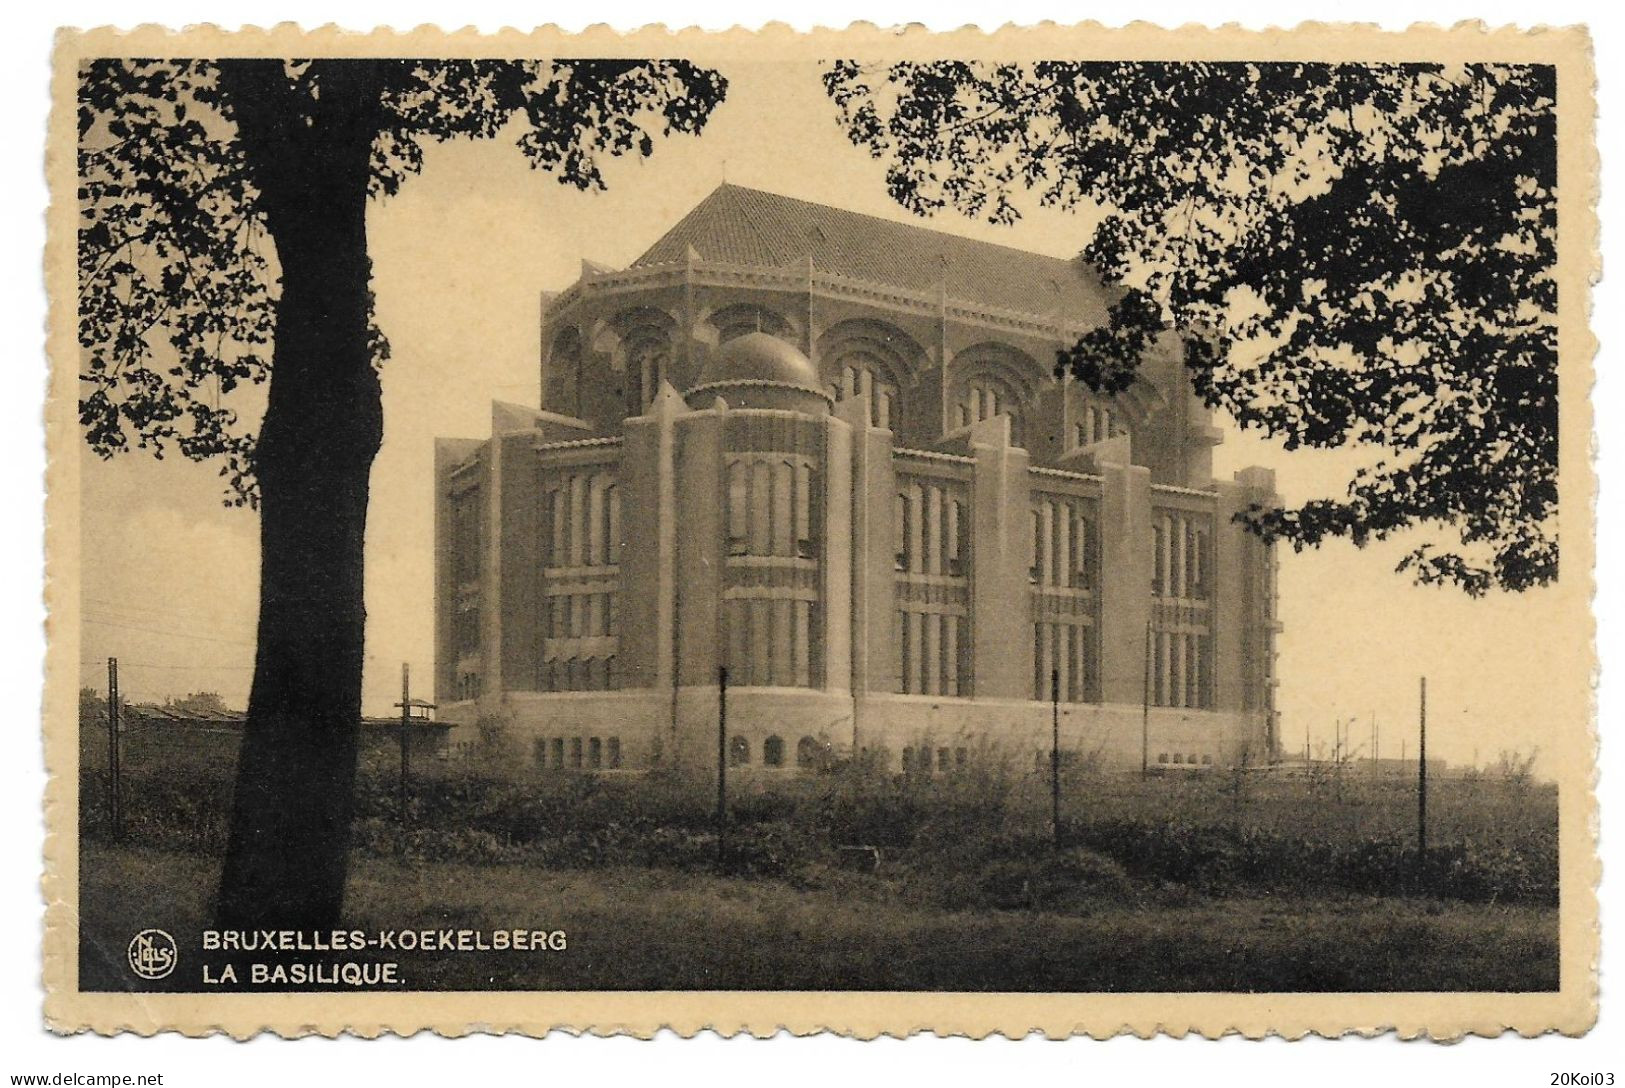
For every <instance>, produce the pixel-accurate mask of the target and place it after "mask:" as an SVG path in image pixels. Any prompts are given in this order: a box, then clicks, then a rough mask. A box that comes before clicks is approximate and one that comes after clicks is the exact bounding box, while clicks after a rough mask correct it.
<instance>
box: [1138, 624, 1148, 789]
mask: <svg viewBox="0 0 1625 1088" xmlns="http://www.w3.org/2000/svg"><path fill="white" fill-rule="evenodd" d="M1150 775H1151V620H1150V619H1149V618H1147V619H1146V621H1145V680H1144V683H1143V685H1142V687H1141V690H1140V777H1141V778H1148V777H1150Z"/></svg>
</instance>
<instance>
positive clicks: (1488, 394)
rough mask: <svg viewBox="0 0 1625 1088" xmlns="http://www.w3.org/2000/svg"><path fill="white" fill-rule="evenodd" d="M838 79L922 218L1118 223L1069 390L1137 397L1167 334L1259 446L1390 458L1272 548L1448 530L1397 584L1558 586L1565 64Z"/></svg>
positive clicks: (907, 202) (1179, 68)
mask: <svg viewBox="0 0 1625 1088" xmlns="http://www.w3.org/2000/svg"><path fill="white" fill-rule="evenodd" d="M825 86H826V90H827V91H828V93H829V95H830V97H831V98H832V99H833V101H834V102H835V104H836V105H837V107H838V109H839V111H840V114H841V121H842V124H843V126H844V128H845V129H846V131H847V133H848V135H849V136H850V138H851V139H852V140H853V142H854V143H856V144H857V145H858V146H860V147H862V148H865V149H867V150H868V151H869V152H870V153H871V154H873V155H874V156H875V157H877V158H879V159H882V160H883V161H885V163H886V164H887V180H888V186H889V189H890V192H891V195H892V196H893V197H894V198H895V199H896V200H897V201H898V202H899V203H901V204H902V205H903V206H904V207H907V208H909V209H911V210H912V211H914V212H916V213H919V214H922V215H925V214H931V213H933V212H935V211H937V210H939V209H945V208H952V209H954V210H956V211H958V212H961V213H963V214H966V215H970V216H975V217H981V218H985V219H988V220H991V221H993V222H1010V221H1012V220H1014V219H1015V218H1017V217H1018V215H1019V208H1018V203H1019V202H1020V200H1021V199H1022V197H1023V195H1024V194H1030V195H1031V196H1032V197H1034V198H1036V200H1037V201H1038V203H1039V204H1040V205H1043V206H1047V207H1054V208H1061V209H1076V210H1078V211H1079V212H1082V213H1086V214H1091V215H1094V216H1098V222H1097V225H1096V226H1095V228H1094V231H1093V235H1092V238H1091V239H1090V241H1089V243H1088V245H1087V246H1086V247H1085V248H1084V250H1083V252H1082V254H1081V255H1080V256H1081V259H1083V260H1087V261H1089V262H1090V263H1092V264H1093V265H1095V266H1096V267H1097V268H1098V269H1099V270H1100V271H1101V273H1102V274H1103V275H1104V276H1105V277H1106V278H1107V280H1108V281H1109V282H1112V283H1114V284H1116V285H1119V286H1120V287H1121V288H1123V289H1124V293H1123V295H1122V297H1121V299H1120V301H1118V303H1117V304H1116V305H1115V307H1114V308H1113V312H1112V314H1111V319H1110V322H1109V324H1108V326H1106V327H1104V328H1102V329H1100V330H1097V331H1096V332H1094V333H1092V334H1090V336H1089V337H1086V338H1085V339H1084V340H1083V341H1081V342H1080V343H1078V344H1076V345H1073V346H1072V347H1071V348H1069V349H1068V350H1066V351H1063V352H1061V353H1060V356H1059V358H1058V360H1057V369H1058V371H1061V372H1070V373H1071V374H1072V375H1073V376H1075V377H1077V378H1078V379H1080V380H1082V381H1084V382H1087V383H1088V384H1089V385H1090V386H1091V387H1094V388H1097V389H1102V390H1105V391H1108V392H1110V391H1116V390H1121V389H1123V388H1126V387H1127V385H1128V384H1130V383H1131V382H1132V381H1133V373H1134V368H1135V366H1136V364H1137V362H1138V360H1139V357H1140V355H1141V353H1143V352H1144V350H1145V349H1146V347H1147V346H1148V344H1149V343H1150V341H1151V339H1152V337H1153V336H1154V335H1155V334H1156V333H1157V332H1158V331H1160V330H1161V329H1163V328H1164V327H1167V326H1172V327H1174V328H1177V329H1178V330H1179V331H1180V333H1181V335H1182V336H1183V337H1184V342H1185V363H1186V365H1187V367H1188V369H1189V371H1190V373H1191V376H1192V378H1193V381H1194V384H1195V387H1196V389H1197V391H1198V393H1199V394H1200V395H1201V396H1202V397H1203V398H1204V399H1205V400H1206V402H1207V403H1208V404H1209V405H1210V406H1212V407H1216V408H1221V409H1223V410H1225V411H1227V412H1229V413H1230V414H1231V415H1232V416H1233V417H1234V418H1235V419H1236V420H1237V421H1238V423H1240V424H1241V425H1242V426H1243V427H1253V428H1260V429H1262V430H1263V431H1264V432H1266V433H1267V434H1269V435H1271V436H1275V437H1277V438H1279V439H1280V440H1282V441H1283V443H1284V445H1285V446H1286V447H1287V448H1288V449H1294V448H1298V447H1315V448H1332V447H1339V446H1345V445H1358V446H1364V447H1369V448H1370V449H1371V450H1373V451H1374V452H1373V455H1372V457H1371V458H1369V459H1368V463H1367V464H1365V465H1363V466H1362V467H1361V468H1360V469H1358V470H1357V471H1356V472H1355V474H1354V476H1353V478H1352V479H1351V480H1350V482H1349V484H1348V487H1347V489H1346V492H1345V493H1344V494H1343V495H1341V496H1335V497H1325V498H1316V499H1313V500H1311V501H1308V502H1306V503H1304V504H1303V505H1301V506H1298V507H1296V508H1286V509H1254V510H1251V511H1249V512H1247V513H1246V514H1245V515H1244V520H1245V521H1246V522H1247V523H1248V524H1249V525H1250V526H1251V527H1252V528H1253V529H1255V530H1256V531H1258V532H1260V533H1262V534H1263V535H1265V536H1266V537H1267V538H1270V539H1282V540H1286V541H1289V542H1291V543H1292V544H1293V545H1294V546H1296V547H1299V548H1302V547H1305V546H1311V545H1315V544H1318V543H1320V542H1321V541H1323V540H1325V539H1328V538H1334V537H1346V538H1348V539H1350V540H1352V541H1353V542H1354V543H1355V544H1357V545H1364V544H1365V543H1367V542H1368V541H1370V540H1380V539H1383V538H1386V537H1388V536H1390V535H1392V534H1395V533H1399V532H1401V531H1403V530H1407V529H1412V528H1417V527H1421V528H1423V529H1432V530H1434V532H1431V533H1430V534H1429V536H1430V537H1434V538H1437V537H1439V536H1441V535H1444V537H1445V540H1446V541H1447V542H1448V540H1449V537H1448V534H1449V533H1451V532H1453V533H1454V534H1455V535H1456V536H1457V537H1459V546H1458V545H1457V544H1455V543H1453V542H1452V543H1447V545H1440V544H1438V543H1425V544H1420V545H1417V546H1414V547H1413V548H1411V549H1410V550H1409V551H1408V553H1407V554H1406V555H1405V556H1404V558H1403V559H1402V561H1401V562H1400V565H1399V569H1400V570H1402V571H1409V572H1411V574H1412V575H1413V576H1414V577H1416V578H1417V579H1418V580H1419V581H1421V582H1424V583H1450V584H1455V585H1458V586H1460V587H1461V588H1463V589H1465V590H1466V591H1467V592H1469V593H1472V594H1475V595H1476V594H1481V593H1483V592H1485V591H1486V590H1488V589H1490V588H1494V587H1499V588H1503V589H1508V590H1521V589H1525V588H1528V587H1530V586H1535V585H1540V584H1544V583H1547V582H1549V581H1551V580H1552V579H1553V578H1555V577H1556V573H1557V561H1558V546H1557V535H1556V514H1557V334H1556V325H1555V320H1556V311H1557V291H1556V285H1555V282H1554V279H1553V270H1554V265H1555V256H1556V225H1557V224H1556V186H1557V163H1556V113H1555V97H1556V90H1555V78H1554V72H1553V69H1552V68H1551V67H1549V66H1529V65H1504V64H1497V65H1488V64H1474V65H1464V66H1454V67H1447V66H1441V65H1434V64H1406V65H1378V64H1337V65H1327V64H1303V63H1207V62H1197V63H1094V62H1087V63H1076V62H1064V63H1063V62H1054V63H1040V64H1030V65H1003V64H1001V65H993V64H967V63H961V62H951V61H943V62H925V63H916V62H908V63H899V64H891V65H886V66H881V67H876V68H869V67H865V66H864V65H862V64H859V63H856V62H851V61H845V62H837V63H834V64H831V65H830V66H829V67H828V69H827V71H826V73H825ZM1439 529H1444V530H1445V533H1444V534H1441V533H1439V532H1438V531H1437V530H1439Z"/></svg>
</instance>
